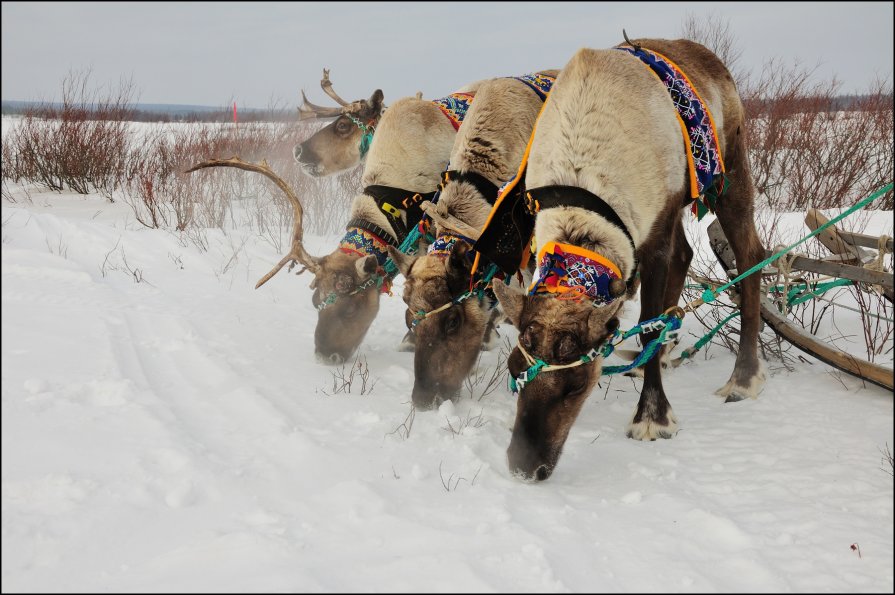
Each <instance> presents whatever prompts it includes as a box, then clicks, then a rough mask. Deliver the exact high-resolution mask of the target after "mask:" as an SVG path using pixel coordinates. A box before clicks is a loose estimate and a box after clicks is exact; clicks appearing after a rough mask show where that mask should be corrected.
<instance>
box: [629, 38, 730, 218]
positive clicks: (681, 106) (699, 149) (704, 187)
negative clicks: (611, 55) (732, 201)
mask: <svg viewBox="0 0 895 595" xmlns="http://www.w3.org/2000/svg"><path fill="white" fill-rule="evenodd" d="M631 45H634V44H631ZM613 49H616V50H621V51H623V52H628V53H629V54H632V55H634V56H636V57H637V58H639V59H640V61H641V62H643V63H644V64H645V65H646V66H647V67H648V68H649V69H650V72H652V73H653V74H654V75H655V76H656V78H657V79H659V81H660V82H661V83H662V84H663V85H664V86H665V88H666V90H667V91H668V94H669V96H670V97H671V101H672V103H673V104H674V107H675V111H676V115H677V119H678V122H679V123H680V126H681V133H682V134H683V137H684V146H685V147H686V150H687V164H688V168H687V169H688V171H689V174H690V200H689V201H687V203H686V204H689V203H692V212H693V214H694V215H695V216H696V217H697V220H700V219H702V218H703V217H704V216H705V215H706V213H709V212H712V213H714V212H715V206H716V204H717V200H718V198H719V197H720V196H721V194H722V193H723V192H724V191H725V190H726V189H727V186H728V184H729V183H728V181H727V177H726V176H725V169H724V160H723V159H722V158H721V145H720V144H719V143H718V134H717V131H716V130H715V121H714V119H713V118H712V114H711V112H710V111H709V108H708V105H707V104H706V103H705V102H704V101H703V100H702V97H700V95H699V93H698V92H697V91H696V87H694V86H693V83H691V82H690V79H689V78H688V77H687V75H686V74H684V71H683V70H681V69H680V67H678V65H677V64H675V63H674V62H672V61H671V60H670V59H668V58H667V57H666V56H663V55H662V54H660V53H659V52H656V51H653V50H648V49H644V48H642V47H641V46H639V45H634V47H626V46H616V47H615V48H613ZM686 204H685V205H684V206H686Z"/></svg>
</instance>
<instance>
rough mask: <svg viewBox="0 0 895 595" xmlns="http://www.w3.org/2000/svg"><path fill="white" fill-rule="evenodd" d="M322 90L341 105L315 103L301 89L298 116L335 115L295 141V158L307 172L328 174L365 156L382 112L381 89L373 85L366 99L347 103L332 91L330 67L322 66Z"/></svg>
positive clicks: (355, 162) (344, 167) (353, 164)
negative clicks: (374, 88)
mask: <svg viewBox="0 0 895 595" xmlns="http://www.w3.org/2000/svg"><path fill="white" fill-rule="evenodd" d="M320 86H321V87H322V88H323V91H324V92H325V93H326V94H327V95H329V96H330V97H332V98H333V99H335V100H336V102H337V103H338V104H339V105H340V106H341V107H321V106H318V105H314V104H313V103H311V102H310V101H308V98H307V97H306V96H305V93H304V91H302V93H301V96H302V102H303V103H302V106H301V107H300V108H298V111H299V120H307V119H312V118H335V120H334V121H333V122H331V123H330V124H328V125H327V126H324V127H323V128H322V129H320V130H318V131H317V132H316V133H315V134H314V135H313V136H311V137H310V138H309V139H308V140H306V141H304V142H303V143H300V144H298V145H295V148H294V149H293V150H292V153H293V155H294V156H295V161H296V162H298V164H299V165H300V166H301V169H302V171H304V172H305V173H307V174H308V175H310V176H315V177H319V176H330V175H333V174H337V173H339V172H343V171H347V170H350V169H353V168H354V167H356V166H357V165H358V164H359V163H360V162H361V161H362V160H363V158H364V157H365V156H366V153H367V150H368V149H369V147H370V142H371V140H372V137H373V132H374V130H375V128H376V125H377V124H378V123H379V117H380V115H381V114H382V99H383V95H382V91H381V90H379V89H376V91H374V92H373V94H372V95H371V96H370V98H369V99H360V100H358V101H354V102H352V103H348V102H347V101H345V100H343V99H342V98H341V97H339V96H338V95H337V94H336V92H335V91H333V88H332V83H331V82H330V80H329V71H328V70H326V69H324V70H323V79H322V80H321V81H320Z"/></svg>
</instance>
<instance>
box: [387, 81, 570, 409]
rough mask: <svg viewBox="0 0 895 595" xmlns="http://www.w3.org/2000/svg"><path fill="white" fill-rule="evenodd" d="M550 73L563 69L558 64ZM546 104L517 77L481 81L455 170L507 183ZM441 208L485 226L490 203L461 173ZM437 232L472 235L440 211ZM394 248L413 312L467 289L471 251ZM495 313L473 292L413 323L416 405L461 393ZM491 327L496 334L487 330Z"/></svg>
mask: <svg viewBox="0 0 895 595" xmlns="http://www.w3.org/2000/svg"><path fill="white" fill-rule="evenodd" d="M546 74H550V75H551V76H556V71H546ZM541 107H542V103H541V100H540V99H539V98H538V96H537V95H536V94H535V93H534V92H532V90H531V88H529V87H528V86H527V85H526V84H525V83H522V82H521V81H518V80H516V79H512V78H500V79H494V80H491V81H487V82H485V83H483V84H481V86H480V87H479V88H478V91H477V93H476V98H475V101H474V102H473V104H472V106H471V107H470V108H469V111H468V112H467V114H466V119H465V120H464V122H463V126H461V127H460V131H459V132H458V134H457V138H456V140H455V142H454V148H453V151H452V152H451V158H450V163H451V169H454V170H457V171H460V172H463V173H466V172H475V173H478V174H480V175H482V176H484V177H485V178H487V179H488V181H490V182H491V183H493V184H494V185H495V186H497V187H499V186H501V185H502V184H503V183H504V182H505V181H506V180H508V179H509V178H511V177H512V176H513V175H514V174H515V173H516V171H517V170H518V168H519V164H520V163H521V162H522V156H523V153H524V152H525V147H526V145H527V144H528V140H529V138H530V136H531V131H532V128H533V126H534V123H535V119H536V118H537V115H538V112H539V111H540V109H541ZM491 199H492V201H493V199H494V197H491ZM437 211H438V212H440V213H445V214H448V215H450V216H452V217H454V218H456V219H459V220H460V221H461V222H462V223H464V224H466V225H467V226H468V227H470V228H472V229H475V230H480V229H482V227H484V225H485V221H486V220H487V218H488V214H489V212H490V211H491V204H490V203H489V202H488V201H487V200H486V199H485V197H483V196H482V195H481V194H480V192H479V190H478V189H477V188H476V187H475V186H474V185H473V184H471V183H469V182H466V181H462V180H457V181H454V182H450V183H448V184H447V185H446V186H445V188H444V190H443V191H442V193H441V197H440V199H439V201H438V204H437ZM433 231H434V232H435V234H436V235H441V234H444V233H462V234H464V235H465V233H464V232H463V231H462V230H459V229H453V228H451V227H450V226H449V224H448V227H442V226H441V224H440V223H439V219H438V218H435V224H434V226H433ZM473 239H474V238H473ZM458 250H463V254H465V248H463V249H459V248H455V249H454V252H455V253H456V252H457V251H458ZM390 253H391V255H392V259H393V260H395V262H396V263H397V264H398V266H399V268H400V269H401V272H402V273H403V274H404V276H405V277H406V278H407V281H406V283H405V285H404V296H403V297H404V301H405V302H406V303H407V305H408V308H409V310H410V311H412V312H418V311H422V312H431V311H432V310H435V309H436V308H438V307H440V306H442V305H443V304H446V303H448V302H450V301H451V300H452V299H454V298H455V297H457V296H458V295H460V294H461V293H463V292H465V291H466V290H467V289H468V279H469V273H470V266H469V261H468V259H466V258H465V257H461V258H457V257H455V256H456V255H452V257H451V258H448V259H446V258H444V257H441V256H421V257H419V258H408V257H404V256H403V255H401V254H398V253H396V251H394V250H390ZM452 279H456V281H452ZM496 314H498V313H497V312H495V311H491V309H490V303H489V302H488V300H482V301H479V300H476V299H469V300H466V301H464V302H462V303H460V304H458V305H455V306H452V307H451V308H449V309H447V310H445V311H442V312H440V313H437V314H434V315H432V316H430V317H427V318H425V319H423V320H422V321H420V323H419V324H418V325H417V326H416V328H415V330H414V333H415V335H416V353H415V354H414V370H415V373H416V374H415V378H414V387H413V402H414V404H415V405H416V406H417V407H419V408H430V407H432V406H433V405H437V404H438V402H440V401H442V400H444V399H450V398H453V397H454V396H455V395H456V394H457V391H458V390H459V388H460V386H461V384H462V382H463V379H464V378H466V376H467V375H468V374H469V372H470V370H471V369H472V367H473V365H475V361H476V358H477V356H478V353H479V350H480V349H481V347H482V345H483V342H485V343H493V342H494V340H493V339H492V338H491V337H490V335H491V334H492V333H496V331H494V330H493V327H494V322H495V320H496V316H495V315H496ZM489 323H490V329H489ZM486 331H488V334H489V337H486V336H485V334H486Z"/></svg>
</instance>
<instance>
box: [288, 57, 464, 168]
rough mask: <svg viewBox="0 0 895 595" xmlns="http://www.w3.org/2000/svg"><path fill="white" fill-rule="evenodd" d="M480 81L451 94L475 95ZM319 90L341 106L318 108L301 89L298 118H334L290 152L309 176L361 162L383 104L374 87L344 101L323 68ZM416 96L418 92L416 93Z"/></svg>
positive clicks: (367, 149) (382, 112)
mask: <svg viewBox="0 0 895 595" xmlns="http://www.w3.org/2000/svg"><path fill="white" fill-rule="evenodd" d="M479 84H481V81H476V82H474V83H471V84H469V85H466V86H464V87H462V88H460V89H459V90H457V91H456V92H455V94H454V95H462V94H469V95H473V94H475V89H476V88H477V87H478V85H479ZM320 87H321V88H322V89H323V92H324V93H326V94H327V95H328V96H330V97H331V98H332V99H334V100H335V101H336V103H338V104H339V105H340V106H341V107H322V106H319V105H315V104H313V103H311V102H310V101H308V98H307V96H306V95H305V92H304V91H302V92H301V98H302V105H301V106H300V107H299V108H298V116H299V117H298V119H299V120H309V119H314V118H317V119H327V118H335V120H333V121H332V122H331V123H329V124H327V125H326V126H324V127H323V128H321V129H320V130H318V131H317V132H316V133H314V134H313V135H312V136H311V137H310V138H308V139H307V140H305V141H304V142H302V143H299V144H297V145H295V147H294V148H293V149H292V154H293V156H294V157H295V161H296V162H297V163H298V164H299V166H300V167H301V170H302V171H303V172H304V173H306V174H308V175H309V176H312V177H324V176H332V175H336V174H339V173H342V172H345V171H349V170H352V169H354V168H355V167H357V166H358V165H359V164H360V163H362V162H363V161H364V160H365V159H366V157H367V154H368V152H369V149H370V147H371V143H372V141H373V135H374V133H375V132H376V127H377V126H378V125H379V121H380V119H381V118H382V115H383V114H384V113H385V110H386V107H385V104H384V103H383V99H384V95H383V93H382V90H381V89H376V90H375V91H373V94H372V95H370V98H369V99H358V100H357V101H352V102H348V101H345V100H344V99H342V98H341V97H339V95H338V94H336V92H335V90H333V86H332V82H331V81H330V79H329V70H327V69H325V68H324V69H323V78H322V79H321V80H320ZM416 97H417V99H421V98H422V93H417V95H416Z"/></svg>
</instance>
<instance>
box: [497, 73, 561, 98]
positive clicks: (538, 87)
mask: <svg viewBox="0 0 895 595" xmlns="http://www.w3.org/2000/svg"><path fill="white" fill-rule="evenodd" d="M508 78H514V79H516V80H517V81H521V82H523V83H525V84H526V85H528V86H529V87H531V90H532V91H534V92H535V93H536V94H537V96H538V97H540V98H541V101H546V100H547V95H549V94H550V90H551V89H552V88H553V83H555V82H556V77H555V76H550V75H549V74H544V73H542V72H535V73H532V74H523V75H522V76H513V77H508Z"/></svg>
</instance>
